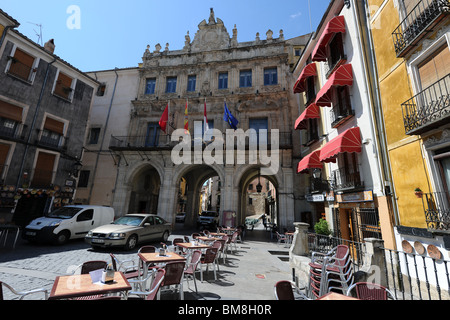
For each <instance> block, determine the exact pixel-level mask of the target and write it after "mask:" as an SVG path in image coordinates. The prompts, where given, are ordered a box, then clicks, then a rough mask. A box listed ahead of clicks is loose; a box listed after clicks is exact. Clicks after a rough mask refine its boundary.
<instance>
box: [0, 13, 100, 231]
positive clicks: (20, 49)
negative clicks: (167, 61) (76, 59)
mask: <svg viewBox="0 0 450 320" xmlns="http://www.w3.org/2000/svg"><path fill="white" fill-rule="evenodd" d="M11 19H12V18H11V17H9V16H8V15H7V14H6V13H4V12H3V11H1V10H0V24H2V25H3V23H4V25H3V28H2V30H3V32H2V33H1V34H0V39H1V40H0V70H1V72H0V84H1V85H0V188H1V190H2V192H1V193H0V219H1V220H2V221H4V222H11V221H12V222H14V223H16V224H17V225H19V226H23V225H26V224H27V223H28V222H29V221H31V220H32V219H33V218H35V217H37V216H41V215H43V214H44V213H45V212H48V211H49V210H51V209H53V208H55V207H58V206H62V205H65V204H69V203H71V202H72V197H73V195H74V193H75V189H76V179H77V176H78V169H79V165H80V159H81V156H82V152H83V145H84V137H85V134H86V124H87V121H88V117H89V113H90V109H91V103H92V97H93V95H94V94H95V92H96V89H97V86H98V83H97V82H96V81H95V80H94V79H93V78H91V77H89V76H88V75H86V74H85V73H83V72H81V71H80V70H78V69H77V68H75V67H74V66H72V65H70V64H69V63H68V62H66V61H64V60H63V59H61V58H60V57H58V56H56V55H55V54H54V49H55V46H54V43H53V41H49V42H47V43H46V44H45V45H44V47H42V46H40V45H39V44H37V43H35V42H33V41H31V40H30V39H28V38H27V37H25V36H24V35H22V34H21V33H19V32H18V31H17V30H16V28H17V27H18V26H19V23H18V22H17V21H15V20H11ZM8 20H9V21H13V23H8ZM3 21H5V22H3Z"/></svg>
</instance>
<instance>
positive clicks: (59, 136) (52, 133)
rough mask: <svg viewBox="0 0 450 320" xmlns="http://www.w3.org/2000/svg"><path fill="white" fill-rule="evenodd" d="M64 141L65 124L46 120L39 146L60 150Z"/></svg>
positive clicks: (50, 119)
mask: <svg viewBox="0 0 450 320" xmlns="http://www.w3.org/2000/svg"><path fill="white" fill-rule="evenodd" d="M63 140H64V123H63V122H60V121H58V120H55V119H52V118H48V117H47V118H46V119H45V123H44V128H43V130H42V132H41V137H40V140H39V144H40V145H43V146H47V147H52V148H60V147H62V145H63Z"/></svg>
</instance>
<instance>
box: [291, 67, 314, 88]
mask: <svg viewBox="0 0 450 320" xmlns="http://www.w3.org/2000/svg"><path fill="white" fill-rule="evenodd" d="M316 75H317V67H316V64H315V63H314V62H313V63H310V64H308V65H306V66H305V67H304V68H303V71H302V72H301V73H300V76H299V77H298V79H297V82H295V85H294V93H300V92H303V91H305V90H306V88H305V80H306V78H308V77H314V76H316Z"/></svg>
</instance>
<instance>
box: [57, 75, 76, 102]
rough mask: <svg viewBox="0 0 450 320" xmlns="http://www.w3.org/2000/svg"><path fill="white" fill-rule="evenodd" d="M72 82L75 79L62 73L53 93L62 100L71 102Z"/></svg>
mask: <svg viewBox="0 0 450 320" xmlns="http://www.w3.org/2000/svg"><path fill="white" fill-rule="evenodd" d="M72 81H73V79H72V78H71V77H69V76H68V75H66V74H64V73H62V72H60V73H59V75H58V80H56V85H55V90H54V91H53V93H54V94H56V95H58V96H60V97H61V98H64V99H67V100H69V99H70V96H71V92H72Z"/></svg>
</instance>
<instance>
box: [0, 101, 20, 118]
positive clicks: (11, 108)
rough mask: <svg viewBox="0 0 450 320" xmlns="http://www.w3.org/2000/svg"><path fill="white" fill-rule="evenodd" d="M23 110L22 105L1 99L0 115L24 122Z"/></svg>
mask: <svg viewBox="0 0 450 320" xmlns="http://www.w3.org/2000/svg"><path fill="white" fill-rule="evenodd" d="M22 112H23V109H22V108H21V107H18V106H15V105H13V104H11V103H8V102H5V101H2V100H0V117H1V118H6V119H10V120H14V121H16V122H22Z"/></svg>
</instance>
